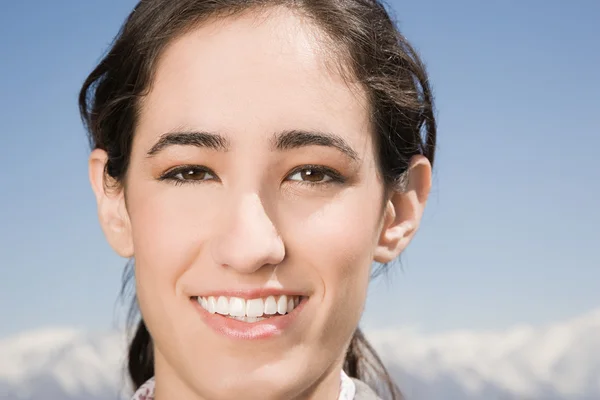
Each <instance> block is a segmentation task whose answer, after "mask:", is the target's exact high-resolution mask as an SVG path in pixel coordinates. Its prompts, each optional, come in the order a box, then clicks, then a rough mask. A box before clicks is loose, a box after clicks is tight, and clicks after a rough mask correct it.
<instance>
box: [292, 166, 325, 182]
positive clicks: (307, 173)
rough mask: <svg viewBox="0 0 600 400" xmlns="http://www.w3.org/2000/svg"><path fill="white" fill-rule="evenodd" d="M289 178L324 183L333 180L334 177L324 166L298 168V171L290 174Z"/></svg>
mask: <svg viewBox="0 0 600 400" xmlns="http://www.w3.org/2000/svg"><path fill="white" fill-rule="evenodd" d="M288 179H289V180H290V181H300V182H308V183H323V182H328V181H330V180H332V177H331V175H329V174H328V173H327V172H326V171H325V170H324V169H322V168H316V167H304V168H302V169H299V170H296V172H294V173H293V174H292V175H290V176H289V177H288Z"/></svg>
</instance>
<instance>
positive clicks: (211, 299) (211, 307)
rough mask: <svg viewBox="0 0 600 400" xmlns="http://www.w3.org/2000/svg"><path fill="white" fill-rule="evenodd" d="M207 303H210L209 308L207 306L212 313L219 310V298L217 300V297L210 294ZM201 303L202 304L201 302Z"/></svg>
mask: <svg viewBox="0 0 600 400" xmlns="http://www.w3.org/2000/svg"><path fill="white" fill-rule="evenodd" d="M207 303H208V308H207V310H208V312H209V313H211V314H214V313H216V312H217V300H215V298H214V297H213V296H210V297H209V298H208V301H207ZM200 305H202V304H200Z"/></svg>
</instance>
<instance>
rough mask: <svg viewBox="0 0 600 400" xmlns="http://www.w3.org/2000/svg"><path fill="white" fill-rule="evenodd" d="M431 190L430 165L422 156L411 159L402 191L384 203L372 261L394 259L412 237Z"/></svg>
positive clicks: (381, 261)
mask: <svg viewBox="0 0 600 400" xmlns="http://www.w3.org/2000/svg"><path fill="white" fill-rule="evenodd" d="M430 189H431V163H430V162H429V160H428V159H427V158H425V157H423V156H415V157H413V158H412V160H411V163H410V166H409V169H408V183H407V185H406V188H405V190H403V191H401V192H400V191H395V192H392V194H391V196H390V198H389V200H388V201H387V203H386V206H385V210H384V216H383V223H382V228H381V234H380V236H379V242H378V244H377V247H376V249H375V252H374V257H373V260H374V261H376V262H379V263H388V262H391V261H392V260H394V259H395V258H396V257H398V255H400V253H401V252H402V251H404V249H405V248H406V246H407V245H408V243H410V241H411V239H412V238H413V237H414V235H415V233H416V231H417V229H418V227H419V224H420V222H421V218H422V216H423V211H424V209H425V204H426V202H427V197H428V196H429V191H430Z"/></svg>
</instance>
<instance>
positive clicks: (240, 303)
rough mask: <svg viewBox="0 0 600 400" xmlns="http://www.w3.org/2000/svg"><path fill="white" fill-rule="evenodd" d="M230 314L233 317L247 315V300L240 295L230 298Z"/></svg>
mask: <svg viewBox="0 0 600 400" xmlns="http://www.w3.org/2000/svg"><path fill="white" fill-rule="evenodd" d="M229 315H231V316H232V317H245V316H246V300H244V299H240V298H239V297H232V298H231V299H229Z"/></svg>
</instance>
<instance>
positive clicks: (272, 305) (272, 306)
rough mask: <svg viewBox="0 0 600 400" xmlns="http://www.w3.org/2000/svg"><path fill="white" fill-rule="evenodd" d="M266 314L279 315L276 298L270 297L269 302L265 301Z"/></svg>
mask: <svg viewBox="0 0 600 400" xmlns="http://www.w3.org/2000/svg"><path fill="white" fill-rule="evenodd" d="M264 312H265V314H266V315H273V314H277V302H276V301H275V297H273V296H269V297H267V300H265V311H264Z"/></svg>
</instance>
